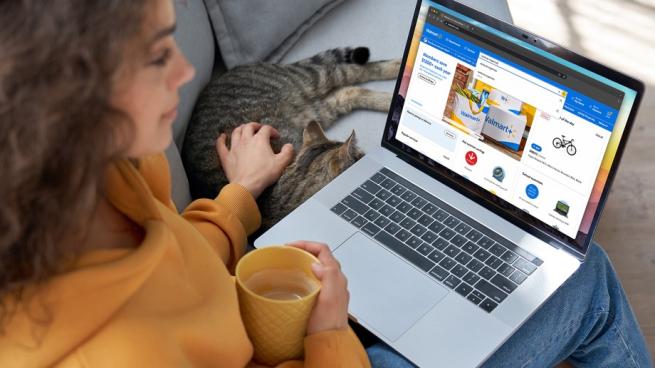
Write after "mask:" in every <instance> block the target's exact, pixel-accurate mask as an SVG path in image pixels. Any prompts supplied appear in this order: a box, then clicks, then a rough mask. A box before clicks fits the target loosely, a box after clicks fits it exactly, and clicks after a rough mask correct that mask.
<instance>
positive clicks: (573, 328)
mask: <svg viewBox="0 0 655 368" xmlns="http://www.w3.org/2000/svg"><path fill="white" fill-rule="evenodd" d="M367 353H368V355H369V358H370V359H371V364H372V365H373V367H376V368H377V367H380V368H401V367H415V366H414V365H413V364H412V363H410V362H409V361H407V360H406V359H405V358H403V357H402V356H401V355H399V354H398V353H396V352H395V351H394V350H393V349H391V348H390V347H389V346H387V345H386V344H384V343H382V342H378V343H376V344H374V345H372V346H371V347H369V348H368V349H367ZM563 360H567V361H568V362H570V363H572V364H573V365H575V366H576V367H590V368H591V367H593V368H601V367H652V366H653V363H652V360H651V357H650V353H649V352H648V348H647V347H646V342H645V340H644V337H643V335H642V334H641V331H640V330H639V325H638V324H637V320H636V318H635V316H634V313H633V312H632V309H631V308H630V305H629V304H628V299H627V298H626V296H625V292H624V291H623V288H622V287H621V283H620V282H619V279H618V277H617V275H616V273H615V272H614V269H613V268H612V265H611V263H610V261H609V259H608V258H607V254H606V253H605V251H603V249H601V248H600V247H599V246H598V245H596V244H595V243H594V244H592V245H591V246H590V249H589V252H588V256H587V259H586V261H585V262H584V263H583V264H582V266H581V267H580V269H578V271H576V273H575V274H573V276H571V278H569V280H567V281H566V282H565V283H564V285H563V286H562V287H561V288H560V289H559V290H557V292H555V294H554V295H553V296H552V298H551V299H550V300H548V301H547V302H546V303H545V304H544V305H543V306H542V307H541V308H540V309H539V310H538V311H537V312H536V313H535V314H534V315H533V316H532V317H531V318H530V319H528V320H527V321H526V322H525V324H524V325H523V326H521V328H520V329H519V330H518V331H517V332H516V333H515V334H514V335H513V336H512V337H511V338H510V339H509V340H507V342H506V343H505V344H504V345H503V346H501V347H500V349H499V350H498V351H496V352H495V353H494V354H493V355H492V356H491V357H490V358H489V360H487V361H486V362H485V363H484V364H483V365H482V367H552V366H554V365H555V364H557V363H558V362H561V361H563Z"/></svg>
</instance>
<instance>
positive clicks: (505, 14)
mask: <svg viewBox="0 0 655 368" xmlns="http://www.w3.org/2000/svg"><path fill="white" fill-rule="evenodd" d="M240 1H247V0H240ZM270 1H273V0H270ZM462 2H463V3H465V4H468V5H470V6H473V7H476V8H478V10H481V11H483V12H486V13H487V14H490V15H493V16H495V17H497V18H500V19H503V20H506V21H511V15H510V12H509V8H508V6H507V3H506V1H505V0H485V1H475V0H463V1H462ZM415 5H416V2H415V1H414V0H346V1H344V2H343V3H342V4H340V5H338V6H337V7H336V8H334V9H333V10H331V11H330V12H329V13H327V14H326V15H325V16H324V17H323V18H321V19H320V20H319V21H318V22H317V23H315V24H314V25H313V26H312V27H311V28H310V29H309V30H308V31H307V32H306V33H304V34H303V35H302V37H301V38H300V39H299V40H298V42H297V43H296V44H295V45H294V46H293V47H292V48H291V49H290V50H289V52H288V53H287V54H286V55H285V56H284V58H283V59H282V61H283V62H292V61H295V60H299V59H302V58H305V57H308V56H311V55H314V54H316V53H318V52H320V51H323V50H326V49H329V48H334V47H339V46H368V47H369V48H370V49H371V58H372V59H373V60H378V59H392V58H400V57H402V53H403V51H404V45H405V41H406V39H407V35H408V32H409V27H410V25H411V20H412V14H413V11H414V7H415ZM175 7H176V12H177V23H178V28H177V32H176V34H175V37H176V39H177V41H178V43H179V45H180V47H181V49H182V51H183V52H184V54H185V55H186V56H187V58H188V59H189V60H190V62H191V63H192V64H193V65H194V66H195V68H196V73H197V74H196V77H195V79H194V80H193V81H192V82H190V83H189V84H188V85H186V86H185V87H184V88H183V89H182V91H181V103H180V109H179V115H178V118H177V121H176V122H175V125H174V144H172V145H171V146H170V147H169V148H168V150H167V151H166V155H167V157H168V160H169V163H170V166H171V173H172V177H173V200H174V201H175V203H176V205H177V207H178V208H179V209H183V208H184V207H186V205H187V204H188V203H189V202H190V200H191V196H190V193H189V183H188V180H187V178H186V174H185V171H184V167H183V165H182V160H181V158H180V154H179V152H180V150H181V147H182V145H183V144H184V133H185V131H186V127H187V123H188V121H189V119H190V117H191V112H192V110H193V106H194V104H195V102H196V100H197V98H198V95H199V94H200V91H201V90H202V88H203V87H204V86H205V85H206V83H207V82H208V81H209V79H210V77H211V75H212V73H213V72H217V73H220V72H224V71H225V66H224V64H223V61H222V59H221V54H220V51H219V49H218V46H217V44H216V42H215V38H214V35H213V32H212V27H213V25H212V24H211V21H210V17H209V15H208V13H207V9H206V7H205V5H204V2H203V1H202V0H186V1H175ZM394 85H395V81H385V82H371V83H368V84H367V86H368V87H369V88H372V89H377V90H381V91H390V92H391V91H393V88H394ZM385 118H386V116H385V115H384V114H382V113H376V112H370V111H356V112H354V113H352V114H350V115H348V116H346V117H344V118H342V119H341V120H340V121H339V122H338V123H337V124H335V125H334V126H333V127H332V128H331V129H330V130H328V131H327V134H328V136H329V137H330V138H332V139H339V140H344V139H345V138H347V136H348V135H349V134H350V132H351V131H352V130H353V129H355V130H356V133H357V137H358V139H359V144H360V146H361V147H362V149H363V150H364V151H367V150H370V149H371V148H374V147H376V146H378V145H379V144H380V140H381V137H382V130H383V128H384V122H385Z"/></svg>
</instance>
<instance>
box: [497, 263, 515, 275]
mask: <svg viewBox="0 0 655 368" xmlns="http://www.w3.org/2000/svg"><path fill="white" fill-rule="evenodd" d="M496 271H498V273H500V274H501V275H503V276H505V277H509V276H510V275H511V274H512V273H513V272H514V267H512V266H510V265H508V264H507V263H503V264H501V265H500V267H498V269H496Z"/></svg>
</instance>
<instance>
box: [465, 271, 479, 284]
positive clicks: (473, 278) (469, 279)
mask: <svg viewBox="0 0 655 368" xmlns="http://www.w3.org/2000/svg"><path fill="white" fill-rule="evenodd" d="M463 280H464V282H465V283H467V284H469V285H475V283H476V282H478V280H480V276H478V275H476V274H474V273H473V272H471V271H469V272H468V273H467V274H466V276H464V278H463Z"/></svg>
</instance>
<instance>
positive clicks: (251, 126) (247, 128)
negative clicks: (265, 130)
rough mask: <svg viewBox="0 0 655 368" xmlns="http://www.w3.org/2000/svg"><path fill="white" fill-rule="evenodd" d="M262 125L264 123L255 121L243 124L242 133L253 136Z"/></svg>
mask: <svg viewBox="0 0 655 368" xmlns="http://www.w3.org/2000/svg"><path fill="white" fill-rule="evenodd" d="M261 127H262V125H261V124H260V123H255V122H251V123H247V124H243V125H241V128H242V129H243V132H242V134H243V135H245V136H246V137H252V136H253V135H255V133H257V131H258V130H260V129H261Z"/></svg>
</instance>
